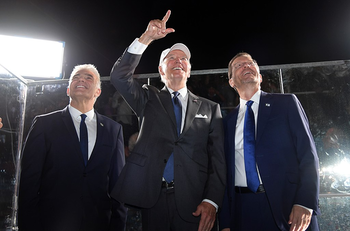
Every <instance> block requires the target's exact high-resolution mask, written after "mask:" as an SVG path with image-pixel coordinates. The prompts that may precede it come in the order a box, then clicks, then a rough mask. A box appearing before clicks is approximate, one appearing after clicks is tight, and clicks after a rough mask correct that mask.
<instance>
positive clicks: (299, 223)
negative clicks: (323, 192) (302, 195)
mask: <svg viewBox="0 0 350 231" xmlns="http://www.w3.org/2000/svg"><path fill="white" fill-rule="evenodd" d="M311 216H312V213H310V211H309V210H307V209H305V208H303V207H301V206H298V205H294V206H293V208H292V212H291V213H290V215H289V221H288V224H290V229H289V230H290V231H304V230H306V229H307V227H308V226H309V224H310V221H311Z"/></svg>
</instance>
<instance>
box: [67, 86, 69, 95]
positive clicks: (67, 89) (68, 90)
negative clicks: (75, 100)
mask: <svg viewBox="0 0 350 231" xmlns="http://www.w3.org/2000/svg"><path fill="white" fill-rule="evenodd" d="M67 96H69V87H67Z"/></svg>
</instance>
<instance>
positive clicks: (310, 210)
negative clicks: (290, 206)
mask: <svg viewBox="0 0 350 231" xmlns="http://www.w3.org/2000/svg"><path fill="white" fill-rule="evenodd" d="M295 205H296V206H300V207H302V208H304V209H307V210H309V212H310V213H311V215H312V213H313V212H314V210H313V209H309V208H307V207H305V206H302V205H298V204H295Z"/></svg>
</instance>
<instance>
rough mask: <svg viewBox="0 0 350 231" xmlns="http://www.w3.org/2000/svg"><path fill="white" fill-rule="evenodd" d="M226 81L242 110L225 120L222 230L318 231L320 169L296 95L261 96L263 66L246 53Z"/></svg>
mask: <svg viewBox="0 0 350 231" xmlns="http://www.w3.org/2000/svg"><path fill="white" fill-rule="evenodd" d="M228 76H229V84H230V86H231V87H232V88H234V89H235V90H237V92H238V94H239V96H240V105H238V106H237V107H236V108H234V109H233V110H232V112H231V113H230V114H229V115H227V116H226V117H225V119H224V130H225V154H226V161H227V169H228V174H227V176H228V177H227V190H226V194H225V200H224V203H223V206H222V210H221V213H220V226H221V228H222V229H223V230H225V231H228V230H238V231H246V230H269V231H274V230H276V231H278V230H291V231H302V230H306V229H308V230H313V231H316V230H318V224H317V217H316V215H317V214H319V209H318V192H319V172H318V171H319V170H318V168H319V163H318V156H317V152H316V147H315V143H314V140H313V137H312V134H311V131H310V128H309V123H308V119H307V117H306V114H305V112H304V109H303V107H302V106H301V103H300V102H299V100H298V99H297V97H296V96H295V95H293V94H271V93H266V92H264V91H261V90H260V84H261V82H262V77H261V74H260V70H259V66H258V64H257V62H256V61H255V60H254V59H253V58H252V57H251V55H249V54H248V53H244V52H242V53H239V54H237V55H236V56H235V57H233V58H232V60H231V61H230V63H229V67H228ZM249 112H250V113H249ZM249 115H251V117H250V116H249ZM249 121H251V123H248V122H249ZM249 127H251V128H252V130H251V131H250V132H249V130H248V129H247V128H249ZM250 163H251V164H250Z"/></svg>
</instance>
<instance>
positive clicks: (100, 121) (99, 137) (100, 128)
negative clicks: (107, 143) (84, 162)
mask: <svg viewBox="0 0 350 231" xmlns="http://www.w3.org/2000/svg"><path fill="white" fill-rule="evenodd" d="M95 114H96V122H97V127H96V128H97V134H96V142H95V146H94V148H93V149H92V152H91V156H90V158H89V160H88V164H89V162H90V161H93V159H94V158H96V157H95V156H96V155H97V153H99V151H98V148H99V147H102V146H103V145H102V141H103V140H104V139H105V138H104V136H105V131H106V130H105V120H104V118H103V117H102V116H101V115H100V114H98V113H97V112H96V111H95Z"/></svg>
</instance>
